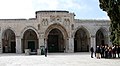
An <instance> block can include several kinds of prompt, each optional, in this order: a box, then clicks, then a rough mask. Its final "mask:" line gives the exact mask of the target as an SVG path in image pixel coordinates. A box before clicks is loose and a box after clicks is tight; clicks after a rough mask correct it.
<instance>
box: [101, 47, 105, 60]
mask: <svg viewBox="0 0 120 66" xmlns="http://www.w3.org/2000/svg"><path fill="white" fill-rule="evenodd" d="M104 53H105V47H104V46H102V47H101V58H104Z"/></svg>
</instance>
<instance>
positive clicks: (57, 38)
mask: <svg viewBox="0 0 120 66" xmlns="http://www.w3.org/2000/svg"><path fill="white" fill-rule="evenodd" d="M67 38H68V34H67V31H66V30H65V28H64V27H63V26H61V25H60V24H58V23H55V24H52V25H50V26H49V27H48V28H47V30H46V32H45V39H46V44H47V48H48V51H49V52H63V51H64V50H65V49H66V48H67V46H68V45H67V44H68V43H67ZM66 51H67V50H66Z"/></svg>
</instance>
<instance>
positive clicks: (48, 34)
mask: <svg viewBox="0 0 120 66" xmlns="http://www.w3.org/2000/svg"><path fill="white" fill-rule="evenodd" d="M35 14H36V15H35V16H36V17H35V18H30V19H0V53H24V52H25V49H31V51H34V50H37V49H40V48H41V47H42V46H45V47H47V48H48V52H49V53H51V52H68V53H70V52H72V53H73V52H89V51H90V47H93V48H94V49H95V48H96V46H97V45H106V44H108V45H111V42H110V38H109V35H110V31H109V26H110V21H109V20H83V19H75V14H74V13H70V12H69V11H52V10H51V11H36V13H35Z"/></svg>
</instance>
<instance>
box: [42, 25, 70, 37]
mask: <svg viewBox="0 0 120 66" xmlns="http://www.w3.org/2000/svg"><path fill="white" fill-rule="evenodd" d="M54 28H57V29H59V30H60V31H61V32H62V34H63V36H64V38H68V34H67V31H66V29H65V27H63V26H62V25H61V24H59V23H54V24H52V25H50V26H49V27H48V28H47V30H46V31H45V34H44V37H45V38H47V36H48V34H49V32H50V31H51V30H52V29H54Z"/></svg>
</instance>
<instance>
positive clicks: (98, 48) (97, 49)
mask: <svg viewBox="0 0 120 66" xmlns="http://www.w3.org/2000/svg"><path fill="white" fill-rule="evenodd" d="M96 57H97V59H100V47H99V46H97V48H96Z"/></svg>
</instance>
